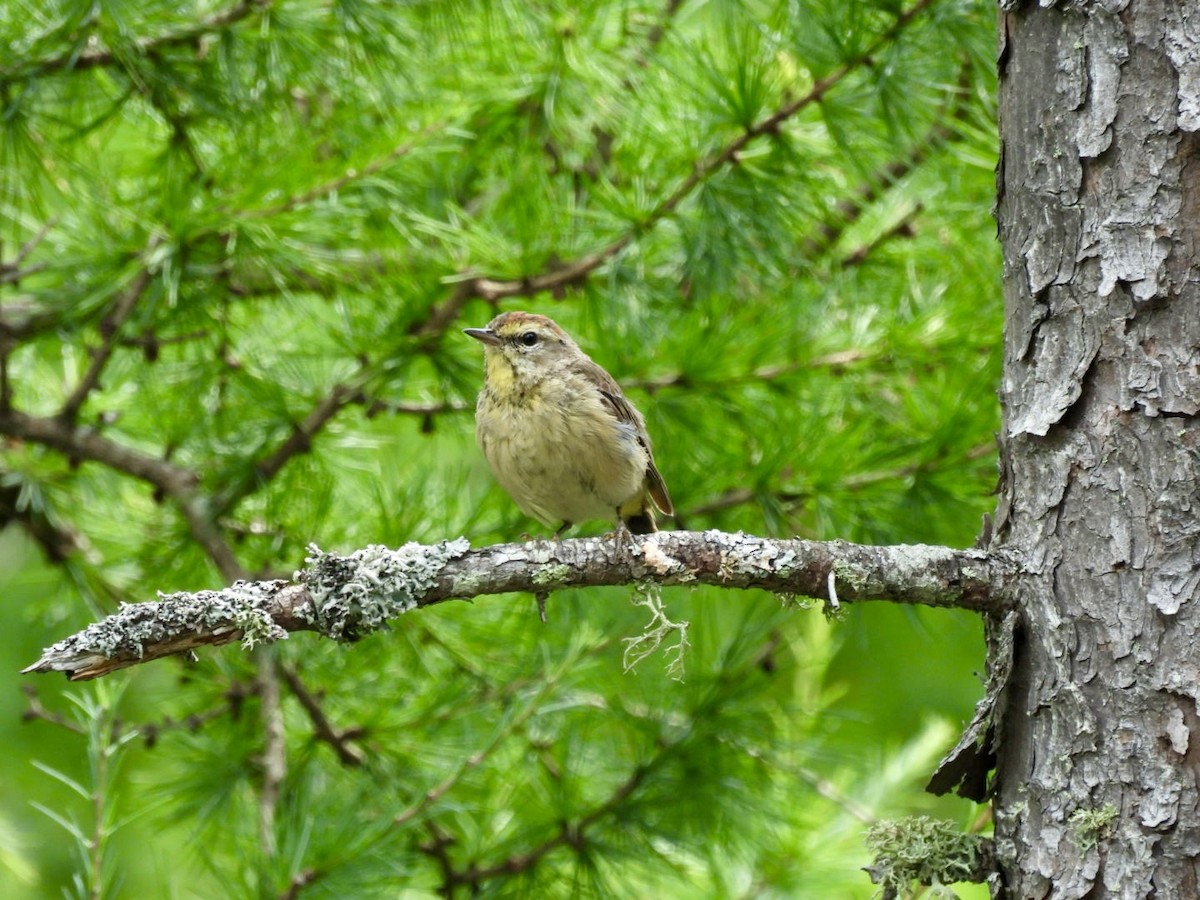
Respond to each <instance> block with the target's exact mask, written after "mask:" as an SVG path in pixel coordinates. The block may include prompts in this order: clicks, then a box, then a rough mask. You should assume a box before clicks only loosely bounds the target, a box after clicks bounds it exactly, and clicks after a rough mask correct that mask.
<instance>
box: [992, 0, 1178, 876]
mask: <svg viewBox="0 0 1200 900" xmlns="http://www.w3.org/2000/svg"><path fill="white" fill-rule="evenodd" d="M1001 7H1002V11H1001V19H1000V31H1001V33H1000V41H1001V45H1000V78H1001V87H1000V115H1001V135H1002V154H1001V168H1000V184H999V190H1000V196H999V203H998V206H997V216H998V219H999V224H1000V236H1001V240H1002V242H1003V245H1004V258H1005V273H1004V275H1005V278H1004V283H1005V300H1006V306H1007V310H1008V312H1007V316H1008V318H1007V323H1006V335H1005V377H1004V384H1003V388H1002V399H1003V404H1004V427H1003V433H1002V436H1001V441H1002V451H1003V452H1002V464H1003V467H1004V483H1003V486H1002V491H1001V500H1000V505H999V509H998V512H997V520H996V530H995V541H994V543H993V548H1003V549H1005V550H1006V551H1010V552H1014V554H1015V555H1016V556H1017V557H1018V558H1020V559H1022V560H1024V562H1025V574H1024V575H1023V576H1022V577H1021V578H1020V579H1018V581H1017V582H1016V585H1015V600H1016V601H1017V602H1018V603H1019V605H1020V608H1021V611H1022V620H1021V623H1020V625H1019V626H1018V629H1017V637H1016V640H1015V641H1014V646H1015V654H1014V658H1013V660H1012V675H1011V678H1010V680H1009V682H1008V686H1007V689H1006V690H1005V691H1004V693H1003V694H1002V695H1001V700H1000V704H1001V706H1000V709H999V711H998V712H999V716H998V719H997V721H998V727H999V733H998V735H997V738H998V751H999V761H998V768H997V774H996V789H997V794H996V838H997V852H998V856H999V860H1000V864H1001V868H1002V874H1003V879H1004V882H1005V884H1006V888H1007V895H1008V896H1013V897H1021V898H1035V897H1037V898H1040V897H1055V898H1071V897H1089V898H1100V897H1122V898H1135V897H1151V896H1157V897H1171V898H1188V897H1200V877H1198V872H1200V869H1198V862H1197V861H1198V860H1200V791H1198V787H1197V778H1198V776H1200V715H1198V713H1197V709H1198V698H1200V677H1198V676H1200V634H1198V632H1200V604H1198V602H1197V601H1198V599H1200V598H1198V596H1197V594H1198V590H1197V588H1198V584H1200V429H1198V423H1197V410H1198V409H1200V287H1198V285H1197V281H1198V272H1197V267H1196V259H1197V252H1198V250H1200V141H1198V138H1197V130H1198V129H1200V45H1198V42H1200V8H1197V7H1196V5H1195V4H1191V3H1179V2H1176V0H1132V2H1129V0H1127V2H1120V0H1107V2H1102V0H1096V2H1083V0H1080V2H1060V3H1054V2H1052V0H1046V2H1043V3H1041V4H1034V3H1020V2H1015V0H1014V2H1002V3H1001Z"/></svg>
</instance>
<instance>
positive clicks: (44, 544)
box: [0, 484, 88, 563]
mask: <svg viewBox="0 0 1200 900" xmlns="http://www.w3.org/2000/svg"><path fill="white" fill-rule="evenodd" d="M10 522H16V523H17V524H19V525H20V526H21V527H22V528H23V529H24V530H25V533H26V534H28V535H29V536H30V537H31V538H33V540H34V541H35V542H37V544H38V546H39V547H41V548H42V552H43V553H45V554H46V559H47V561H49V562H51V563H61V562H64V561H65V560H67V559H69V558H70V557H72V556H74V555H75V554H76V553H78V552H80V551H81V550H84V549H86V548H87V547H88V541H87V538H85V537H84V536H83V535H82V534H80V533H79V532H77V531H73V530H72V529H70V528H67V527H65V526H63V525H60V524H58V523H57V522H55V521H54V519H53V518H52V517H51V516H50V515H49V514H48V513H47V511H46V509H45V508H44V507H40V506H39V505H38V504H36V503H31V502H28V500H27V499H25V498H22V487H21V485H19V484H0V528H3V527H4V526H6V525H7V524H8V523H10Z"/></svg>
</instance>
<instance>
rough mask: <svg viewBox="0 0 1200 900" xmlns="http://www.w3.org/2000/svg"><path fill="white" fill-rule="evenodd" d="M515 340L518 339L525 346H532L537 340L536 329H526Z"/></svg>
mask: <svg viewBox="0 0 1200 900" xmlns="http://www.w3.org/2000/svg"><path fill="white" fill-rule="evenodd" d="M517 340H519V341H520V342H521V343H522V344H524V345H525V346H526V347H532V346H533V345H534V344H536V343H537V342H538V336H537V332H536V331H527V332H525V333H524V334H523V335H521V336H520V337H519V338H517Z"/></svg>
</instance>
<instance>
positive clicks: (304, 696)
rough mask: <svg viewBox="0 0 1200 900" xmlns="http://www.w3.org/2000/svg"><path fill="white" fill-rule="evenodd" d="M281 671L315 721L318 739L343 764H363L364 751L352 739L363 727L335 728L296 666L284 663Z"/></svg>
mask: <svg viewBox="0 0 1200 900" xmlns="http://www.w3.org/2000/svg"><path fill="white" fill-rule="evenodd" d="M279 671H280V674H282V675H283V680H284V681H285V682H287V686H288V689H289V690H290V691H291V692H292V696H293V697H295V698H296V700H297V701H298V702H299V703H300V706H302V707H303V708H304V711H305V712H306V713H308V718H309V719H310V720H311V721H312V723H313V734H314V736H315V737H316V738H317V740H320V741H324V742H325V743H327V744H328V745H329V746H330V747H332V748H333V752H334V753H336V754H337V757H338V759H339V760H341V762H342V765H344V766H361V765H362V764H363V754H362V751H361V750H359V749H358V748H357V747H355V746H354V745H353V744H351V743H350V741H351V739H353V738H355V737H359V736H361V735H362V733H363V729H361V728H347V729H344V730H339V729H337V728H334V727H333V724H332V723H331V722H330V721H329V717H328V716H326V715H325V710H324V709H322V708H321V701H320V700H319V699H318V698H317V697H315V696H314V695H313V694H312V692H311V691H309V689H308V688H307V687H306V686H305V684H304V681H303V679H301V677H300V673H299V671H297V669H296V667H295V666H288V665H283V666H280V667H279Z"/></svg>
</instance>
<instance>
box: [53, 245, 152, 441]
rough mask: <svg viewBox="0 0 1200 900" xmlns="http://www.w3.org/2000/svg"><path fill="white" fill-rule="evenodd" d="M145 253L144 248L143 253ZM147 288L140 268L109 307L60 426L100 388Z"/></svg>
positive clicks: (147, 279)
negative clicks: (122, 336) (109, 362)
mask: <svg viewBox="0 0 1200 900" xmlns="http://www.w3.org/2000/svg"><path fill="white" fill-rule="evenodd" d="M154 243H155V242H154V241H151V245H150V246H151V247H153V245H154ZM149 249H150V248H149V247H148V248H147V250H149ZM149 284H150V271H149V269H147V268H145V267H144V266H143V267H142V268H141V269H139V270H138V273H137V275H135V276H134V279H133V281H132V282H131V283H130V284H129V285H128V286H127V287H126V288H125V291H124V293H123V294H122V295H121V296H120V298H119V299H118V300H117V302H116V303H114V304H113V308H112V310H111V311H110V312H109V314H108V315H107V316H105V317H104V319H103V321H101V323H100V346H99V347H96V348H95V349H94V350H92V354H91V355H92V361H91V362H90V363H89V364H88V368H87V371H86V372H85V373H84V375H83V377H82V378H81V379H80V380H79V384H77V385H76V386H75V390H73V391H71V394H70V396H69V397H67V400H66V402H65V403H64V404H63V406H62V409H61V410H60V411H59V413H58V416H59V418H60V419H62V420H63V421H64V422H68V423H74V422H75V419H76V418H77V417H78V415H79V410H80V408H81V407H82V406H83V404H84V402H85V401H86V400H87V398H88V396H89V395H90V394H91V393H92V391H94V390H96V388H97V387H99V386H100V376H101V374H102V373H103V372H104V367H105V366H106V365H108V361H109V359H111V358H112V354H113V350H114V349H115V347H116V345H117V338H118V336H119V333H120V330H121V326H123V325H124V324H125V322H126V320H128V318H129V317H130V316H131V315H133V310H134V308H135V307H136V306H137V303H138V301H139V300H140V299H141V298H142V294H144V293H145V292H146V288H147V287H148V286H149Z"/></svg>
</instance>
